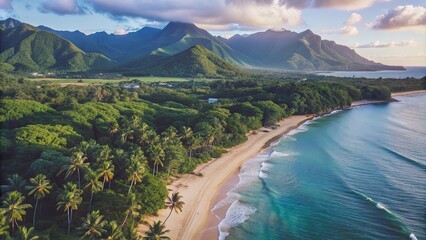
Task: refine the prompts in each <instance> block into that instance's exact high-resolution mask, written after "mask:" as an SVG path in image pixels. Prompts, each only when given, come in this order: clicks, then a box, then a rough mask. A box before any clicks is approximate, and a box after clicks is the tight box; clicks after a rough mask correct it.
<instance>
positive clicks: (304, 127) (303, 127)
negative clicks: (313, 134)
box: [286, 121, 311, 136]
mask: <svg viewBox="0 0 426 240" xmlns="http://www.w3.org/2000/svg"><path fill="white" fill-rule="evenodd" d="M310 123H311V121H306V122H305V123H303V124H302V125H300V126H299V127H298V128H296V129H293V130H290V131H289V132H288V133H287V134H286V136H293V135H296V134H298V133H303V132H307V131H308V130H309V127H308V124H310Z"/></svg>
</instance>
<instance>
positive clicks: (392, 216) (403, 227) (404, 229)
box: [354, 191, 417, 240]
mask: <svg viewBox="0 0 426 240" xmlns="http://www.w3.org/2000/svg"><path fill="white" fill-rule="evenodd" d="M354 192H355V193H356V194H357V195H359V196H361V197H362V198H364V199H365V200H367V201H368V202H370V203H371V204H373V205H374V206H376V208H378V209H380V210H383V211H385V212H386V214H387V215H388V216H389V218H390V219H391V220H392V221H395V222H396V223H397V224H398V225H399V226H400V227H401V230H402V232H403V233H404V234H407V235H408V236H409V237H410V239H411V240H417V238H416V236H415V235H414V233H412V232H411V231H410V229H409V228H408V226H407V225H406V224H405V223H404V222H403V221H402V220H401V219H400V218H399V217H398V216H397V215H396V214H395V213H393V212H392V211H391V210H389V208H387V207H386V205H384V204H383V203H381V202H378V201H375V200H373V199H372V198H371V197H368V196H366V195H365V194H362V193H360V192H358V191H354Z"/></svg>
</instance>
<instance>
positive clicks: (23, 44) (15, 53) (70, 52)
mask: <svg viewBox="0 0 426 240" xmlns="http://www.w3.org/2000/svg"><path fill="white" fill-rule="evenodd" d="M0 43H1V44H0V62H2V63H7V64H10V65H12V66H13V67H14V68H15V69H16V70H23V71H50V70H55V71H56V70H59V71H70V72H80V71H88V70H93V69H104V68H109V67H112V66H113V65H114V63H113V62H112V61H111V60H109V59H108V58H106V57H105V56H103V55H101V54H98V53H85V52H84V51H82V50H81V49H79V48H78V47H77V46H75V45H74V44H73V43H71V42H70V41H68V40H65V39H63V38H61V37H59V36H57V35H55V34H52V33H49V32H46V31H42V30H39V29H38V28H36V27H34V26H31V25H29V24H26V23H22V24H20V25H19V26H17V27H14V28H9V29H2V30H0Z"/></svg>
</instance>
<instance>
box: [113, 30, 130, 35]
mask: <svg viewBox="0 0 426 240" xmlns="http://www.w3.org/2000/svg"><path fill="white" fill-rule="evenodd" d="M128 33H129V31H127V30H126V29H117V30H115V31H114V34H115V35H126V34H128Z"/></svg>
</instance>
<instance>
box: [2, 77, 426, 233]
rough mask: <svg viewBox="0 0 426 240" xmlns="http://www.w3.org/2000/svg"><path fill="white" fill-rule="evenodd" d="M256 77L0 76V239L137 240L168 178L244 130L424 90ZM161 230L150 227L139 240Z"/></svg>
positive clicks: (408, 85)
mask: <svg viewBox="0 0 426 240" xmlns="http://www.w3.org/2000/svg"><path fill="white" fill-rule="evenodd" d="M267 78H268V76H265V75H263V77H261V75H259V76H257V75H256V77H253V78H252V79H244V80H214V81H188V82H173V83H169V84H167V85H160V84H159V83H143V82H140V81H137V80H134V81H131V82H120V83H110V84H108V83H107V84H104V85H99V84H91V85H87V86H74V85H68V86H60V85H57V84H53V83H49V82H42V81H40V82H33V81H27V80H25V79H22V78H19V77H14V76H10V75H7V74H3V73H0V95H1V100H0V125H1V129H0V155H1V179H0V181H1V195H2V200H1V202H2V204H1V213H2V214H1V215H0V238H1V239H30V236H31V234H33V235H37V236H39V239H79V238H81V237H83V238H96V239H138V237H137V236H136V232H135V226H136V225H137V224H138V223H140V221H141V218H142V217H143V216H144V215H146V214H155V213H156V212H157V211H158V210H159V209H161V208H164V207H165V200H166V198H167V197H168V190H167V188H166V184H167V182H168V181H170V177H171V176H174V175H178V174H182V173H192V172H193V170H194V169H195V167H196V166H197V165H198V164H200V163H204V162H206V161H208V160H210V159H211V158H217V157H219V156H221V154H222V153H224V152H226V149H227V148H229V147H232V146H235V145H237V144H240V143H242V142H244V141H245V140H246V139H247V134H248V133H249V132H250V131H252V130H256V129H258V128H260V127H261V126H268V125H271V124H274V123H275V122H277V121H278V120H280V119H282V118H285V117H287V116H290V115H293V114H321V113H326V112H329V111H331V110H333V109H337V108H343V107H347V106H350V104H351V102H352V101H355V100H361V99H366V98H368V99H381V100H390V91H400V90H414V89H425V87H426V84H425V83H426V80H425V79H421V80H416V79H402V80H386V81H385V80H383V81H384V82H382V83H381V84H378V82H377V81H376V80H359V81H355V80H347V81H342V80H340V81H338V80H337V79H334V78H333V79H331V80H330V81H327V80H325V79H319V80H318V81H310V80H306V81H302V82H297V81H284V80H281V79H275V78H273V77H271V79H267ZM209 98H216V99H217V100H218V101H217V102H216V103H209V102H208V99H209ZM172 199H178V200H179V197H178V196H172V197H171V198H170V197H169V200H170V201H172ZM176 201H177V200H176ZM181 207H182V203H181V205H180V208H181ZM32 227H34V228H32ZM166 228H167V226H166V225H162V223H161V222H157V223H156V225H155V226H151V228H150V229H151V230H150V231H151V232H147V233H146V236H147V239H154V238H153V237H152V236H153V235H155V234H153V233H152V231H154V230H155V229H156V230H158V229H160V230H161V231H164V230H165V229H166ZM150 236H151V237H150Z"/></svg>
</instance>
